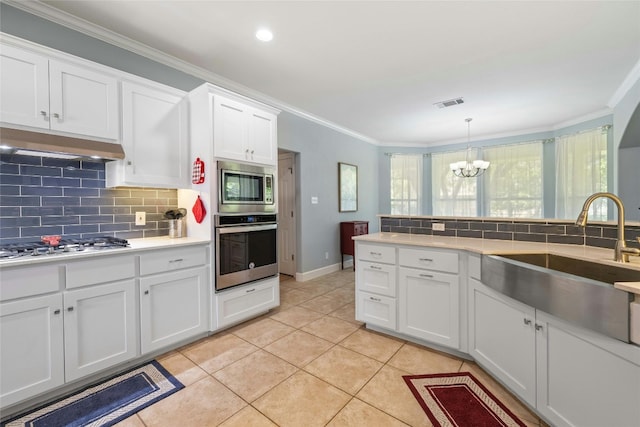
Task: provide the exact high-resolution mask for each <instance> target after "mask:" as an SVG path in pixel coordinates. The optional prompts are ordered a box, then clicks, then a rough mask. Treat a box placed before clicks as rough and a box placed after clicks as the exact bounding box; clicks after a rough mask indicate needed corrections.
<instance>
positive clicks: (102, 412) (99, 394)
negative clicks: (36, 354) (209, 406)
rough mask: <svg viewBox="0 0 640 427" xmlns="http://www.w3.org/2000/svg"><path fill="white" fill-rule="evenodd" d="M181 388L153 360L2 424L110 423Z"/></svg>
mask: <svg viewBox="0 0 640 427" xmlns="http://www.w3.org/2000/svg"><path fill="white" fill-rule="evenodd" d="M182 388H184V385H183V384H182V383H181V382H180V381H178V380H177V379H175V378H174V377H173V376H172V375H171V374H169V372H167V371H166V370H165V369H164V368H163V367H162V366H160V364H159V363H158V362H156V361H155V360H154V361H151V362H150V363H148V364H145V365H143V366H140V367H138V368H134V369H132V370H130V371H128V372H126V373H124V374H120V375H118V376H116V377H114V378H111V379H110V380H107V381H104V382H103V383H101V384H98V385H95V386H91V387H88V388H85V389H84V390H82V391H80V392H77V393H75V394H73V395H71V396H68V397H65V398H63V399H60V400H58V401H57V402H55V403H52V404H49V405H47V406H44V407H42V408H40V409H36V410H34V411H31V412H29V413H28V414H24V415H20V416H18V417H16V418H14V419H12V420H10V421H7V422H6V424H2V425H3V426H6V427H17V426H20V427H22V426H28V427H54V426H55V427H62V426H73V427H76V426H78V427H79V426H112V425H114V424H116V423H118V422H120V421H122V420H123V419H125V418H127V417H129V416H131V415H133V414H135V413H136V412H138V411H140V410H141V409H143V408H146V407H147V406H149V405H152V404H153V403H155V402H157V401H159V400H161V399H164V398H165V397H167V396H169V395H171V394H173V393H175V392H176V391H178V390H180V389H182Z"/></svg>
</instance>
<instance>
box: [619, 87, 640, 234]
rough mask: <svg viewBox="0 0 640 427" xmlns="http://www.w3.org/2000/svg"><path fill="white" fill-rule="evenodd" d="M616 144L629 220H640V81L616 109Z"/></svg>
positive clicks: (623, 195) (620, 190)
mask: <svg viewBox="0 0 640 427" xmlns="http://www.w3.org/2000/svg"><path fill="white" fill-rule="evenodd" d="M613 143H614V147H619V148H620V149H619V150H618V151H617V154H618V159H617V164H618V169H617V175H616V178H617V184H618V185H617V188H618V190H617V191H618V194H619V195H620V197H621V198H622V201H623V202H624V204H625V207H627V210H626V215H625V216H626V219H627V220H633V221H640V209H639V208H640V189H639V188H638V187H639V186H640V80H638V81H636V83H635V84H634V85H633V87H632V88H631V89H630V90H629V91H628V92H627V94H626V95H625V96H624V97H623V98H622V99H621V100H620V102H618V104H617V105H616V107H615V108H614V110H613Z"/></svg>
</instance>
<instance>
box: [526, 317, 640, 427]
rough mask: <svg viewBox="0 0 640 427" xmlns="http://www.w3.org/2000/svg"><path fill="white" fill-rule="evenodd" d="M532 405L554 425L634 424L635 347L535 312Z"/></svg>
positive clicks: (639, 384)
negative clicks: (535, 399) (534, 386)
mask: <svg viewBox="0 0 640 427" xmlns="http://www.w3.org/2000/svg"><path fill="white" fill-rule="evenodd" d="M536 325H537V328H538V331H537V334H536V335H537V340H536V354H537V372H538V375H537V390H538V393H537V409H538V411H539V412H540V414H541V415H543V416H544V417H546V418H547V419H548V420H549V421H550V422H551V423H552V424H554V425H557V426H585V427H588V426H592V427H600V426H612V427H628V426H640V347H637V346H633V345H629V344H625V343H623V342H621V341H618V340H615V339H612V338H608V337H605V336H603V335H600V334H597V333H594V332H591V331H587V330H584V329H582V328H577V327H575V326H573V325H570V324H568V323H567V322H564V321H562V320H560V319H557V318H555V317H552V316H550V315H548V314H546V313H542V312H539V311H538V312H537V317H536Z"/></svg>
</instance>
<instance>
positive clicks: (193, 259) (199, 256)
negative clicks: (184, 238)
mask: <svg viewBox="0 0 640 427" xmlns="http://www.w3.org/2000/svg"><path fill="white" fill-rule="evenodd" d="M206 263H207V249H206V247H205V246H192V247H186V248H179V249H177V248H172V249H162V250H159V251H152V252H145V253H143V254H142V255H140V275H141V276H146V275H148V274H157V273H164V272H165V271H171V270H180V269H182V268H189V267H195V266H198V265H204V264H206Z"/></svg>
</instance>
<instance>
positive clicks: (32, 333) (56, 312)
mask: <svg viewBox="0 0 640 427" xmlns="http://www.w3.org/2000/svg"><path fill="white" fill-rule="evenodd" d="M3 280H4V279H3ZM3 284H4V283H3ZM0 337H2V345H1V346H0V372H1V375H0V401H1V402H2V407H6V406H9V405H12V404H14V403H16V402H19V401H21V400H24V399H27V398H29V397H31V396H35V395H37V394H40V393H43V392H46V391H48V390H51V389H53V388H55V387H58V386H61V385H62V384H63V383H64V348H63V320H62V295H61V294H60V293H56V294H51V295H44V296H38V297H32V298H25V299H21V300H16V301H11V302H6V303H2V304H0Z"/></svg>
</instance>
